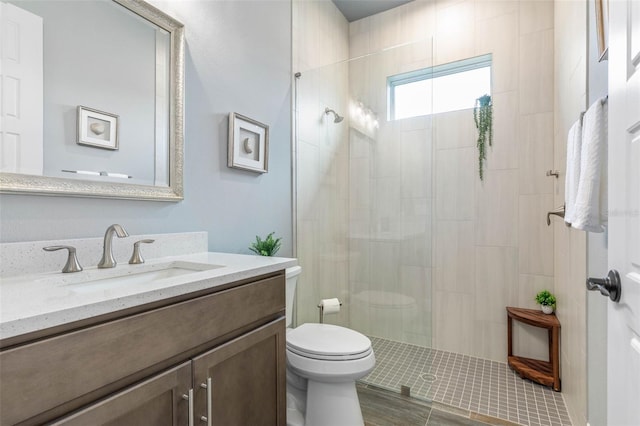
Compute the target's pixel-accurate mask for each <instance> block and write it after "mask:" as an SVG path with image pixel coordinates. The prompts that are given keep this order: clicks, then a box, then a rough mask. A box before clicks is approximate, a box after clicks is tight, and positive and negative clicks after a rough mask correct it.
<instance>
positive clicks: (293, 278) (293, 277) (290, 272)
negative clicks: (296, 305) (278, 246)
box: [285, 266, 302, 328]
mask: <svg viewBox="0 0 640 426" xmlns="http://www.w3.org/2000/svg"><path fill="white" fill-rule="evenodd" d="M300 272H302V267H300V266H293V267H291V268H287V269H286V270H285V277H286V282H287V286H286V319H287V328H288V327H291V323H292V322H293V301H294V297H295V295H296V285H297V284H298V276H299V275H300Z"/></svg>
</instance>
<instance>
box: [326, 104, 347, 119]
mask: <svg viewBox="0 0 640 426" xmlns="http://www.w3.org/2000/svg"><path fill="white" fill-rule="evenodd" d="M324 113H325V114H333V122H334V123H339V122H341V121H342V120H344V117H343V116H341V115H340V114H338V113H337V112H335V111H334V110H332V109H331V108H329V107H327V108H325V109H324Z"/></svg>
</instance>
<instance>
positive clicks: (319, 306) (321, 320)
mask: <svg viewBox="0 0 640 426" xmlns="http://www.w3.org/2000/svg"><path fill="white" fill-rule="evenodd" d="M323 301H324V300H323ZM323 301H321V302H320V303H318V309H319V310H320V318H319V322H320V324H322V323H324V305H323V303H322V302H323ZM340 306H342V302H340Z"/></svg>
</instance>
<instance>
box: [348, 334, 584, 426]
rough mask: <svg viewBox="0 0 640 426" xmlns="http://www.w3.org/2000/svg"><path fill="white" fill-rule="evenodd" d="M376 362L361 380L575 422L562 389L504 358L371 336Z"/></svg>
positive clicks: (505, 415) (524, 420) (488, 411)
mask: <svg viewBox="0 0 640 426" xmlns="http://www.w3.org/2000/svg"><path fill="white" fill-rule="evenodd" d="M371 342H372V344H373V350H374V353H375V355H376V367H375V369H374V370H373V371H372V372H371V373H369V375H367V376H366V377H364V378H363V379H362V380H361V381H362V382H363V383H366V384H369V385H374V386H378V387H381V388H384V389H388V390H392V391H396V392H400V390H401V387H402V386H407V387H409V388H410V393H411V396H412V397H415V398H420V399H425V400H428V401H433V402H435V403H441V404H444V405H447V406H451V407H454V408H458V409H461V410H465V411H469V412H471V413H478V414H483V415H487V416H491V417H496V418H499V419H503V420H507V421H509V422H513V423H517V424H521V425H525V426H547V425H548V426H571V420H570V419H569V414H568V413H567V409H566V407H565V405H564V400H563V399H562V394H561V393H560V392H554V391H553V390H552V389H550V388H547V387H544V386H540V385H538V384H536V383H533V382H531V381H529V380H523V379H521V378H520V377H519V376H518V375H517V374H515V373H514V372H513V371H511V369H510V368H509V366H508V365H507V364H506V363H501V362H497V361H490V360H485V359H481V358H474V357H471V356H468V355H461V354H456V353H452V352H445V351H441V350H437V349H430V348H424V347H421V346H415V345H410V344H406V343H399V342H394V341H391V340H386V339H381V338H377V337H371Z"/></svg>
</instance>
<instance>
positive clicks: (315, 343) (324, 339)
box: [287, 324, 371, 360]
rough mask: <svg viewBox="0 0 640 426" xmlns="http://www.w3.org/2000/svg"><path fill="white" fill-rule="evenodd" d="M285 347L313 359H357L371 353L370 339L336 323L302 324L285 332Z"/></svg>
mask: <svg viewBox="0 0 640 426" xmlns="http://www.w3.org/2000/svg"><path fill="white" fill-rule="evenodd" d="M287 349H289V350H290V351H292V352H295V353H297V354H298V355H301V356H304V357H307V358H314V359H329V360H348V359H359V358H364V357H365V356H367V355H369V354H370V353H371V340H369V338H367V336H365V335H363V334H361V333H358V332H357V331H354V330H350V329H348V328H345V327H340V326H337V325H331V324H302V325H301V326H300V327H297V328H294V329H293V330H290V331H289V332H288V333H287Z"/></svg>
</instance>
